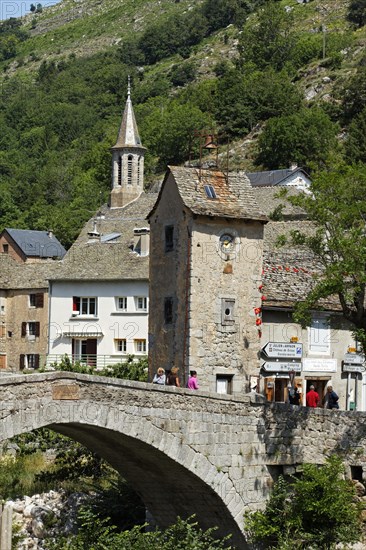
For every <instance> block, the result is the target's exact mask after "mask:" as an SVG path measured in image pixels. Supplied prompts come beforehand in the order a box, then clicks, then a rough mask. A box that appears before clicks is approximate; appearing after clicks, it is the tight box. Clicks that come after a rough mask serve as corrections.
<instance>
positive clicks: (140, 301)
mask: <svg viewBox="0 0 366 550" xmlns="http://www.w3.org/2000/svg"><path fill="white" fill-rule="evenodd" d="M135 301H136V311H147V298H146V296H137V297H136V298H135Z"/></svg>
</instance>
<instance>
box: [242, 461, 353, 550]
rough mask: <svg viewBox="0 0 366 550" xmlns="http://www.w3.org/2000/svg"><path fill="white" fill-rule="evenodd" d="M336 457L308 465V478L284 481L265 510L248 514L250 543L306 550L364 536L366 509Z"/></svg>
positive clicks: (326, 546) (304, 468)
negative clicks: (362, 516) (365, 511)
mask: <svg viewBox="0 0 366 550" xmlns="http://www.w3.org/2000/svg"><path fill="white" fill-rule="evenodd" d="M343 474H344V467H343V465H342V462H341V460H340V459H339V458H337V457H336V456H332V457H330V458H328V459H327V461H326V464H325V465H324V466H322V467H319V466H318V465H316V464H304V467H303V474H302V477H301V478H299V479H293V480H292V482H287V481H285V480H284V479H283V477H280V478H279V480H278V481H277V482H276V484H275V486H274V490H273V492H272V495H271V497H270V499H269V501H268V503H267V506H266V509H265V510H264V511H257V512H248V513H246V514H245V527H246V531H247V533H248V537H249V540H250V541H253V542H260V543H266V548H268V547H270V548H279V549H282V550H300V549H303V548H310V547H311V548H314V549H315V548H322V549H323V550H326V549H330V548H334V547H335V545H336V544H337V543H340V542H341V543H350V542H356V541H358V540H359V539H360V537H361V522H360V507H359V505H358V504H357V503H356V502H355V498H354V496H355V492H354V488H353V486H352V483H351V482H350V481H349V480H345V479H344V478H343Z"/></svg>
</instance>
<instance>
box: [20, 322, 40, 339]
mask: <svg viewBox="0 0 366 550" xmlns="http://www.w3.org/2000/svg"><path fill="white" fill-rule="evenodd" d="M39 334H40V324H39V322H38V321H29V322H28V323H27V322H23V323H22V338H28V340H34V339H35V338H38V336H39Z"/></svg>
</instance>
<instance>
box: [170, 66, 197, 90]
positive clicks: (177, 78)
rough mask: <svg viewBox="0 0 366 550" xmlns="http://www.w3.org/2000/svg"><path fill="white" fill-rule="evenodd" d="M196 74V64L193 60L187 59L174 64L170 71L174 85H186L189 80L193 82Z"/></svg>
mask: <svg viewBox="0 0 366 550" xmlns="http://www.w3.org/2000/svg"><path fill="white" fill-rule="evenodd" d="M196 74H197V68H196V65H195V64H194V63H193V62H192V61H186V62H185V63H180V64H179V65H173V67H172V68H171V71H170V80H171V81H172V84H173V85H174V86H184V85H185V84H188V82H192V80H193V79H194V78H195V76H196Z"/></svg>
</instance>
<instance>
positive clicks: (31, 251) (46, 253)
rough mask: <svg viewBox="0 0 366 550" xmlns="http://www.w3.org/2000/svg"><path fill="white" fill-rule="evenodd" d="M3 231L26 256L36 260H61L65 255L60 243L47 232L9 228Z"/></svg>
mask: <svg viewBox="0 0 366 550" xmlns="http://www.w3.org/2000/svg"><path fill="white" fill-rule="evenodd" d="M5 231H6V232H7V233H8V234H9V235H10V237H11V238H12V239H13V240H14V241H15V242H16V244H17V245H18V246H19V248H20V249H21V250H22V252H23V253H24V254H25V255H26V256H29V257H37V258H63V256H64V255H65V254H66V250H65V249H64V247H63V246H62V244H61V243H60V241H59V240H58V239H56V237H55V236H54V235H53V234H52V233H51V232H49V231H32V230H29V229H10V228H6V229H5Z"/></svg>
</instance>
